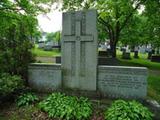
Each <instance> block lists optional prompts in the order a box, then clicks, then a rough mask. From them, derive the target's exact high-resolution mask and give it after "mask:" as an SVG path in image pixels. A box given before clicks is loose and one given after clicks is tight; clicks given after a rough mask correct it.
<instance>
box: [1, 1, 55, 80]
mask: <svg viewBox="0 0 160 120" xmlns="http://www.w3.org/2000/svg"><path fill="white" fill-rule="evenodd" d="M51 1H52V0H14V1H13V0H12V1H11V0H1V1H0V21H1V22H0V42H1V44H0V66H1V68H0V73H1V72H8V73H11V74H20V75H22V76H23V77H25V78H26V77H27V67H28V63H30V62H32V61H33V60H34V59H33V55H32V53H31V48H32V46H33V44H32V40H33V38H34V37H35V36H36V32H37V29H38V28H37V25H38V22H37V18H36V16H37V15H38V14H39V13H44V12H47V11H48V10H49V9H48V8H49V6H48V7H46V6H45V7H44V3H51Z"/></svg>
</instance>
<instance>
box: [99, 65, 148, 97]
mask: <svg viewBox="0 0 160 120" xmlns="http://www.w3.org/2000/svg"><path fill="white" fill-rule="evenodd" d="M97 82H98V90H99V91H100V92H101V93H102V94H103V95H104V96H109V97H116V98H117V97H118V98H119V97H120V98H145V97H146V95H147V68H143V67H124V66H99V67H98V81H97Z"/></svg>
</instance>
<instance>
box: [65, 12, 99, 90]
mask: <svg viewBox="0 0 160 120" xmlns="http://www.w3.org/2000/svg"><path fill="white" fill-rule="evenodd" d="M96 22H97V12H96V10H88V11H78V12H66V13H63V25H62V26H63V28H62V30H63V31H62V74H63V86H64V88H70V89H78V90H91V91H92V90H96V79H97V26H96V24H97V23H96Z"/></svg>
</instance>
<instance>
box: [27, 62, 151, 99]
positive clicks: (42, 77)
mask: <svg viewBox="0 0 160 120" xmlns="http://www.w3.org/2000/svg"><path fill="white" fill-rule="evenodd" d="M147 74H148V71H147V68H144V67H125V66H98V78H97V90H96V91H93V92H94V93H95V94H93V93H92V92H91V91H90V92H91V94H90V93H89V92H87V91H86V92H82V93H83V94H82V95H85V94H84V93H86V94H89V95H88V96H91V95H93V96H96V95H97V97H98V96H99V97H100V96H103V97H112V98H145V97H146V95H147ZM84 84H87V81H86V83H84ZM29 85H30V86H31V87H32V88H34V89H36V90H38V91H44V92H49V91H56V90H58V91H64V92H66V90H64V89H63V88H62V73H61V64H44V63H43V64H41V63H34V64H30V66H29ZM71 91H74V90H71ZM75 91H76V92H78V93H80V91H78V90H75ZM85 96H86V95H85Z"/></svg>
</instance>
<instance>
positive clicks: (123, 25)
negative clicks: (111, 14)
mask: <svg viewBox="0 0 160 120" xmlns="http://www.w3.org/2000/svg"><path fill="white" fill-rule="evenodd" d="M146 1H147V0H144V1H143V2H139V3H138V4H137V5H136V7H135V8H134V9H133V11H132V12H131V13H130V14H129V15H128V16H127V17H126V19H125V20H124V22H123V23H122V26H121V27H120V29H119V30H120V31H121V30H122V29H123V28H124V27H125V25H126V24H127V23H128V21H129V19H130V18H131V16H132V15H133V13H134V12H135V11H136V10H137V9H138V7H139V6H140V5H141V4H142V3H144V2H146Z"/></svg>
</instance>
